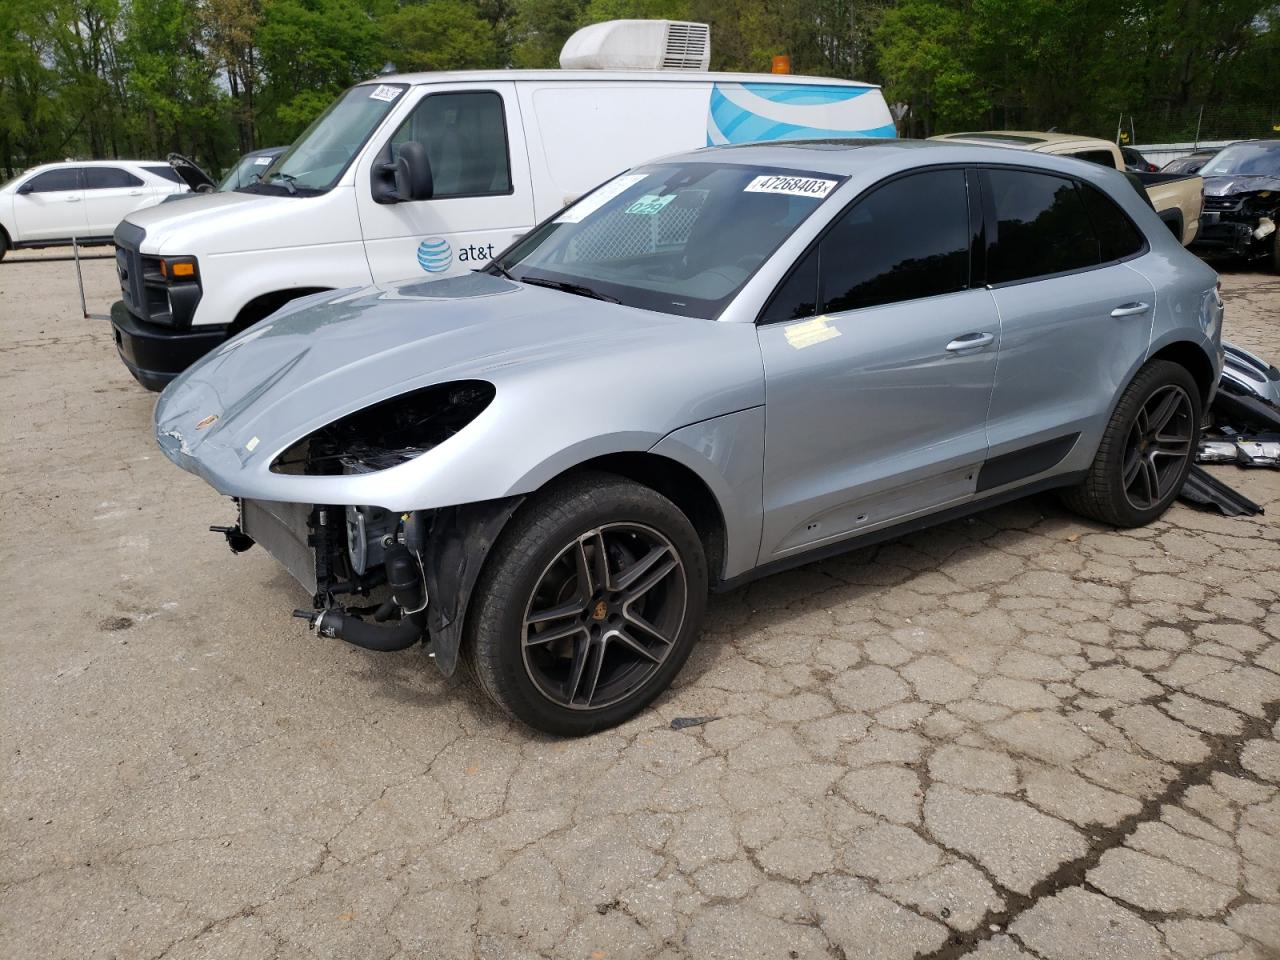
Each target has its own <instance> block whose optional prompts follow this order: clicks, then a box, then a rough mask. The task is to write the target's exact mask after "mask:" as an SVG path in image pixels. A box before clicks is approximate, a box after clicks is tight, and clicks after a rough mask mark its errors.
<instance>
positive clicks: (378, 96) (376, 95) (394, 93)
mask: <svg viewBox="0 0 1280 960" xmlns="http://www.w3.org/2000/svg"><path fill="white" fill-rule="evenodd" d="M398 96H400V88H399V87H389V86H387V85H386V84H383V83H380V84H378V86H376V87H374V88H373V93H371V94H369V99H370V100H384V101H386V102H387V103H390V102H391V101H392V100H394V99H395V98H396V97H398Z"/></svg>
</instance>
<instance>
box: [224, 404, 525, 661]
mask: <svg viewBox="0 0 1280 960" xmlns="http://www.w3.org/2000/svg"><path fill="white" fill-rule="evenodd" d="M493 395H494V390H493V386H492V385H491V384H488V383H485V382H483V381H460V382H453V383H446V384H438V385H434V386H431V387H426V388H424V389H421V390H416V391H413V392H411V393H408V394H404V395H402V396H398V397H393V398H390V399H388V400H385V401H382V402H380V403H377V404H374V405H372V406H370V407H366V408H365V409H363V410H359V411H357V412H355V413H352V414H349V415H347V416H345V417H342V418H340V419H338V420H335V421H334V422H332V423H330V424H328V425H327V426H324V427H322V428H320V429H319V430H316V431H315V432H314V433H312V434H311V435H309V436H307V437H305V438H303V439H302V440H300V441H299V442H297V443H295V444H293V445H292V446H291V447H289V448H287V449H286V450H285V451H284V452H283V453H281V454H280V455H279V456H278V457H277V458H276V460H275V462H273V463H272V466H271V469H272V471H273V472H278V473H288V474H294V475H300V476H317V477H319V476H337V475H341V476H351V475H358V474H367V473H374V472H378V471H382V470H388V469H391V468H394V467H397V466H399V465H401V464H404V463H407V462H408V461H410V460H412V459H414V458H415V457H417V456H420V455H421V454H423V453H425V452H427V451H428V450H430V449H432V448H433V447H435V446H437V445H439V444H440V443H443V442H444V441H445V440H448V439H449V438H450V437H452V436H453V435H454V434H456V433H457V432H458V431H459V430H461V429H462V428H463V427H465V426H466V425H467V424H468V423H470V422H471V421H472V420H473V419H474V418H475V417H476V416H477V415H478V414H479V413H480V412H481V411H482V410H483V409H484V408H485V407H486V406H488V404H489V402H490V401H491V400H492V399H493ZM518 502H519V498H510V499H508V500H504V501H490V502H487V503H475V504H468V505H465V506H460V507H445V508H440V509H435V510H415V511H409V512H405V513H396V512H394V511H390V510H386V509H384V508H382V507H380V506H376V505H371V504H369V505H351V504H347V505H338V504H299V503H279V502H274V501H263V500H254V499H248V498H236V504H237V507H238V511H239V517H238V522H237V524H236V525H235V526H234V527H214V528H212V529H213V530H214V531H216V532H218V533H222V534H223V535H224V536H225V537H226V539H227V543H228V545H229V546H230V547H231V549H232V551H234V552H236V553H239V552H242V551H244V550H247V549H249V548H250V547H252V546H253V545H254V544H255V543H256V544H260V545H261V546H262V547H263V548H264V549H265V550H266V551H267V552H268V553H270V554H271V555H272V556H273V557H274V558H275V559H276V560H277V561H279V562H280V563H281V564H282V565H283V566H284V567H285V568H286V569H287V570H288V571H289V573H290V574H292V576H293V577H294V579H296V580H297V581H298V582H299V583H300V584H301V585H302V586H303V587H304V588H305V589H306V590H307V591H308V592H309V593H310V594H311V600H312V609H310V610H295V611H294V616H296V617H299V618H302V619H306V620H307V621H308V623H309V626H310V627H311V629H314V630H315V631H316V632H317V633H318V634H320V635H321V636H326V637H336V638H338V639H341V640H346V641H347V642H349V643H353V644H355V645H356V646H360V647H364V648H365V649H369V650H379V651H390V650H403V649H406V648H408V647H410V646H413V645H414V644H416V643H418V642H419V641H420V640H426V641H428V644H429V646H430V647H431V653H432V656H433V657H434V658H435V659H436V662H437V663H438V664H439V665H440V667H441V669H442V670H444V671H445V672H446V673H452V671H453V668H454V665H455V663H456V657H457V643H458V641H459V639H460V637H459V636H458V632H459V631H458V629H457V627H458V626H460V619H461V618H460V614H461V613H462V611H463V610H464V609H465V604H466V598H467V595H468V594H469V593H470V590H471V587H472V586H473V585H474V582H475V576H476V574H478V572H479V567H480V560H481V559H482V558H483V556H484V555H485V553H486V552H487V549H488V546H489V545H490V544H491V542H492V539H493V537H494V536H496V534H497V531H498V530H500V529H501V525H502V524H503V523H505V521H506V519H507V518H508V517H509V516H510V515H511V512H512V511H513V510H514V509H515V506H516V504H517V503H518ZM460 551H461V553H462V556H461V557H459V556H458V554H459V552H460ZM467 556H470V557H471V560H470V562H468V560H467ZM432 599H434V605H432V603H431V601H432ZM429 607H430V608H431V609H430V615H429V614H428V609H429ZM451 626H452V627H454V629H452V630H451V629H450V627H451Z"/></svg>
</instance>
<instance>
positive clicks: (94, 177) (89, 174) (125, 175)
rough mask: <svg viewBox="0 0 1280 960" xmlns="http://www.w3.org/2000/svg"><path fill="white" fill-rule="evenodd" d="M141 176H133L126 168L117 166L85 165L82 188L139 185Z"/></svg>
mask: <svg viewBox="0 0 1280 960" xmlns="http://www.w3.org/2000/svg"><path fill="white" fill-rule="evenodd" d="M140 186H142V178H141V177H135V176H134V175H133V174H132V173H130V172H129V171H128V170H121V169H120V168H119V167H85V168H84V188H85V189H86V190H110V189H112V188H115V187H140Z"/></svg>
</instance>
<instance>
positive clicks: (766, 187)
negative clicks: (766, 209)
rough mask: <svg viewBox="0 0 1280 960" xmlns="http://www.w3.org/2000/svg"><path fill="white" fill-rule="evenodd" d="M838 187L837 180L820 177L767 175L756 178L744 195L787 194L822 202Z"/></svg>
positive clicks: (748, 185)
mask: <svg viewBox="0 0 1280 960" xmlns="http://www.w3.org/2000/svg"><path fill="white" fill-rule="evenodd" d="M835 185H836V181H835V180H822V179H819V178H818V177H794V176H779V175H776V174H774V175H766V176H763V177H756V178H755V179H754V180H752V181H751V182H750V183H748V184H747V185H746V186H745V187H743V192H744V193H785V194H787V195H788V196H792V197H813V198H814V199H815V200H821V199H822V198H823V197H825V196H826V195H827V194H828V193H830V192H831V188H832V187H834V186H835Z"/></svg>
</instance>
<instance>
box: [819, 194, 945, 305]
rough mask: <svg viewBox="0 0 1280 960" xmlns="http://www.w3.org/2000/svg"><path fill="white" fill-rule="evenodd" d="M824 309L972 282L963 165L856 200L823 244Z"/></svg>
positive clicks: (893, 300) (918, 296)
mask: <svg viewBox="0 0 1280 960" xmlns="http://www.w3.org/2000/svg"><path fill="white" fill-rule="evenodd" d="M818 272H819V293H820V296H821V301H822V310H823V311H824V312H826V313H836V312H839V311H842V310H854V309H856V308H858V307H871V306H875V305H877V304H882V303H897V302H900V301H903V300H919V299H921V298H923V297H932V296H937V295H938V294H943V293H953V292H955V291H957V290H964V289H965V288H966V287H967V286H968V284H969V206H968V200H967V195H966V191H965V175H964V171H963V170H959V169H951V170H929V171H925V172H923V173H915V174H911V175H909V176H905V177H901V178H899V179H897V180H892V181H890V182H889V183H887V184H885V185H884V186H881V187H877V188H875V190H874V191H873V192H872V193H871V194H869V195H868V196H866V197H864V198H862V199H860V200H858V201H856V202H855V203H854V205H853V206H852V207H850V208H849V210H848V211H847V212H845V213H844V214H842V215H841V217H840V219H839V220H838V221H837V222H836V224H835V225H834V226H833V227H832V228H831V229H830V230H829V231H828V232H827V234H826V236H824V237H823V239H822V242H821V244H820V248H819V270H818Z"/></svg>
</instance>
